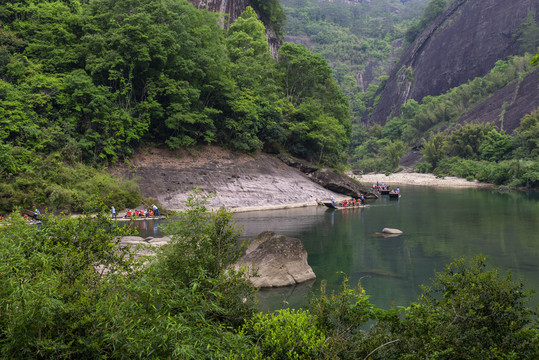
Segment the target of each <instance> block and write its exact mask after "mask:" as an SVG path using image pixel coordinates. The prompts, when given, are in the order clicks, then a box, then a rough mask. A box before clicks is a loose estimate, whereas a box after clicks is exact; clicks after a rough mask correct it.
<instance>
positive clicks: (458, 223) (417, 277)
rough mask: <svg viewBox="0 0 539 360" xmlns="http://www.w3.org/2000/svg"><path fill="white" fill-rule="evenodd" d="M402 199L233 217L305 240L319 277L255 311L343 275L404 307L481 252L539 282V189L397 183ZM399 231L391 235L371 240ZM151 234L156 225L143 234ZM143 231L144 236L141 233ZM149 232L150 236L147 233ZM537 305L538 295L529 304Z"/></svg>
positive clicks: (252, 229) (532, 283)
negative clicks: (455, 263) (450, 268)
mask: <svg viewBox="0 0 539 360" xmlns="http://www.w3.org/2000/svg"><path fill="white" fill-rule="evenodd" d="M401 194H402V197H401V199H400V200H398V201H397V200H389V199H388V198H387V197H382V198H381V199H379V200H377V201H375V202H373V203H371V204H370V206H368V207H366V208H362V209H347V210H331V209H326V208H325V207H307V208H300V209H290V210H273V211H263V212H262V211H260V212H249V213H242V214H235V215H234V218H235V220H236V222H237V224H238V225H243V227H244V232H243V234H244V236H245V237H254V236H256V235H257V234H259V233H260V232H262V231H265V230H271V231H274V232H276V233H278V234H283V235H287V236H292V237H297V238H299V239H301V240H302V241H303V244H304V245H305V248H306V250H307V253H308V262H309V264H310V265H311V267H312V268H313V270H314V272H315V274H316V275H317V278H318V279H317V280H316V281H314V282H311V283H309V284H303V285H299V286H296V287H287V288H277V289H269V290H261V291H260V292H259V299H260V304H259V306H260V309H261V310H275V309H278V308H283V307H288V306H290V307H299V306H301V304H303V303H304V302H305V296H306V295H307V294H308V293H309V289H310V288H312V289H314V290H317V289H318V288H319V282H320V280H323V279H324V280H326V281H327V287H328V289H331V290H333V289H339V288H340V284H341V283H342V279H343V276H344V275H346V276H348V277H350V285H352V286H353V285H355V284H357V282H358V281H361V285H362V286H363V288H364V289H365V290H366V292H367V294H369V295H370V296H371V298H370V301H371V302H372V303H373V304H375V305H377V306H379V307H382V308H389V307H391V306H392V305H403V306H406V305H409V304H410V302H411V301H414V300H416V299H417V297H418V295H419V294H420V292H421V290H420V288H419V285H421V284H428V283H429V281H430V279H431V278H432V277H433V274H434V271H435V270H436V271H440V270H443V268H444V267H445V265H447V264H449V263H450V262H451V261H452V260H454V259H457V258H461V257H464V258H467V259H471V258H473V257H475V256H476V255H479V254H482V255H484V256H486V257H487V264H488V265H489V266H490V267H496V268H498V269H499V270H500V272H501V273H503V274H505V273H506V272H507V271H511V273H512V275H513V278H514V279H522V281H523V283H524V284H525V286H526V288H527V289H535V288H538V285H539V192H505V193H501V192H496V191H492V190H480V189H438V188H429V187H413V186H409V187H404V186H401ZM384 227H390V228H397V229H400V230H402V231H403V232H404V235H402V236H400V237H396V238H383V237H376V236H373V234H375V233H376V232H379V231H381V230H382V228H384ZM147 230H148V232H147V233H145V234H147V235H148V234H149V233H151V232H152V231H155V228H154V227H153V226H150V229H147ZM143 233H144V231H143ZM149 235H151V234H149ZM528 305H529V306H531V307H535V306H537V305H539V294H535V295H533V297H532V300H531V302H530V303H529V304H528Z"/></svg>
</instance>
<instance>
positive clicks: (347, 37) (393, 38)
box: [283, 0, 426, 124]
mask: <svg viewBox="0 0 539 360" xmlns="http://www.w3.org/2000/svg"><path fill="white" fill-rule="evenodd" d="M425 6H426V3H425V0H412V1H408V2H404V1H400V0H380V1H335V2H331V1H310V0H283V8H284V10H285V13H286V23H285V36H286V37H285V40H286V41H291V42H295V43H303V44H305V45H306V46H308V47H309V49H311V50H312V51H313V52H315V53H318V54H321V55H322V56H324V58H325V59H326V60H327V61H328V62H329V63H330V65H331V66H332V67H333V72H334V77H335V80H336V81H337V83H338V84H339V86H340V87H341V88H342V89H343V91H344V93H345V94H346V95H347V96H348V97H349V98H350V103H351V105H350V114H351V118H352V123H354V124H359V123H360V119H361V117H362V116H363V115H364V113H365V111H366V106H367V104H368V101H369V99H370V98H372V95H371V94H372V93H374V91H376V88H377V85H379V84H380V83H383V82H384V81H385V75H387V74H388V73H389V71H390V70H391V68H392V66H393V62H394V61H396V59H398V56H399V55H400V53H401V51H402V46H403V38H404V36H405V33H406V31H407V29H408V27H411V26H412V25H413V24H414V22H415V21H416V20H415V19H417V18H419V17H420V16H421V14H422V12H423V9H424V8H425Z"/></svg>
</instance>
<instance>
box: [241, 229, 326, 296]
mask: <svg viewBox="0 0 539 360" xmlns="http://www.w3.org/2000/svg"><path fill="white" fill-rule="evenodd" d="M240 266H247V267H248V268H249V269H253V270H255V271H256V275H257V276H253V277H250V279H249V280H250V281H251V283H252V284H253V285H254V286H255V287H259V288H260V287H263V288H266V287H279V286H288V285H294V284H299V283H302V282H305V281H308V280H311V279H315V278H316V275H315V274H314V272H313V270H312V268H311V267H310V266H309V264H308V263H307V251H306V250H305V247H304V246H303V243H302V242H301V240H299V239H296V238H289V237H286V236H284V235H277V234H275V233H274V232H273V231H264V232H263V233H261V234H259V235H258V236H257V237H256V238H255V239H254V240H253V242H252V243H251V244H250V245H249V248H248V249H247V252H246V254H245V255H244V256H243V257H242V258H241V259H240V260H239V261H238V262H237V263H236V264H235V267H236V268H237V269H238V268H239V267H240Z"/></svg>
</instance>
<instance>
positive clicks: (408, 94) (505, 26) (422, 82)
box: [363, 0, 539, 125]
mask: <svg viewBox="0 0 539 360" xmlns="http://www.w3.org/2000/svg"><path fill="white" fill-rule="evenodd" d="M533 10H535V12H536V14H537V15H539V1H537V0H511V1H508V0H481V1H476V0H457V1H455V2H454V3H453V5H452V6H451V7H450V8H449V9H447V10H446V11H445V13H444V14H442V15H441V16H440V17H439V18H438V19H437V20H436V21H435V22H434V23H433V24H432V25H431V26H430V27H429V28H427V29H426V30H425V31H424V32H423V33H422V34H421V35H420V36H419V37H418V38H417V39H416V41H415V42H414V44H412V46H410V48H409V49H408V50H407V51H406V53H405V54H404V55H403V56H402V58H401V60H400V61H399V63H398V64H397V65H396V66H395V68H394V70H393V71H392V74H391V75H390V78H389V79H388V82H387V84H386V86H385V88H384V89H383V91H382V93H381V96H380V100H379V103H378V106H377V107H376V109H375V111H374V112H373V114H372V115H371V117H370V118H369V119H367V118H364V119H363V120H364V121H365V122H368V123H371V124H372V123H379V124H381V125H384V124H385V123H386V122H387V120H389V119H390V118H391V117H393V116H397V115H399V114H400V108H401V106H402V105H403V104H404V103H405V102H406V101H407V100H408V99H415V100H417V101H420V100H421V99H422V98H423V97H425V96H427V95H432V96H437V95H440V94H442V93H444V92H446V91H447V90H449V89H451V88H453V87H455V86H458V85H461V84H463V83H466V82H467V81H468V80H471V79H473V78H475V77H479V76H484V75H485V74H487V73H488V72H489V71H490V70H491V69H492V67H493V66H494V64H495V62H496V61H497V60H500V59H506V58H507V57H508V56H510V55H515V54H518V52H519V49H518V46H517V43H516V40H515V39H514V37H513V35H514V34H515V33H516V32H517V29H518V28H519V26H520V25H521V23H522V22H523V21H524V19H525V18H526V16H527V14H528V12H529V11H533ZM537 15H536V16H537ZM502 104H503V103H500V104H499V105H500V107H501V105H502ZM492 105H493V104H492V103H491V106H492ZM521 105H522V106H524V107H525V108H526V109H525V111H524V113H528V112H530V111H531V110H532V109H534V108H536V107H537V106H539V103H537V102H535V103H531V104H530V103H528V104H521ZM496 106H497V105H496Z"/></svg>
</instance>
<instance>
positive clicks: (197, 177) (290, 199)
mask: <svg viewBox="0 0 539 360" xmlns="http://www.w3.org/2000/svg"><path fill="white" fill-rule="evenodd" d="M197 151H198V152H199V153H197V154H195V153H189V152H188V151H187V150H185V149H180V150H175V151H172V150H167V149H153V150H152V153H151V154H150V153H147V152H143V151H141V152H139V153H137V154H136V155H135V156H134V157H133V158H132V159H130V162H131V163H130V165H131V167H127V166H125V164H118V165H117V166H116V167H115V168H114V170H113V173H114V174H115V175H117V176H123V177H127V178H130V179H134V180H135V181H137V182H138V183H139V184H140V188H141V191H142V194H143V195H144V196H146V197H148V198H154V199H157V200H158V201H159V203H160V204H161V205H163V207H165V208H168V209H182V208H184V207H185V200H186V199H187V197H188V195H189V193H190V192H191V191H192V190H193V187H195V186H196V187H198V188H200V189H202V190H203V191H204V192H206V193H209V192H212V191H215V192H216V196H215V197H214V198H211V199H210V203H209V206H210V207H213V208H219V207H221V206H223V205H224V206H226V207H231V208H233V207H249V206H267V205H279V204H294V203H305V202H315V201H316V200H321V199H329V198H330V197H331V196H335V197H338V194H337V193H334V192H332V191H329V190H327V189H325V188H323V187H322V186H320V185H318V184H316V183H314V182H313V181H312V180H311V179H310V178H309V177H307V175H305V174H303V173H302V172H300V171H299V170H297V169H294V168H291V167H290V166H287V165H286V164H284V163H283V162H282V161H280V160H279V159H277V158H276V157H274V156H270V155H267V154H263V153H260V154H257V155H256V157H253V156H250V155H246V154H233V153H231V152H229V151H225V150H222V149H220V148H218V147H212V146H207V147H200V148H198V150H197Z"/></svg>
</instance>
